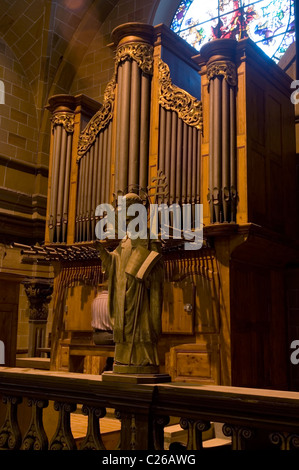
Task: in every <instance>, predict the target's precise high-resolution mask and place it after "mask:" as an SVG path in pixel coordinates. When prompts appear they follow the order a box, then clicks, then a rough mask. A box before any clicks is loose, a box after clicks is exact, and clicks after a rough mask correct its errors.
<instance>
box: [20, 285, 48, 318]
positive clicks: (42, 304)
mask: <svg viewBox="0 0 299 470" xmlns="http://www.w3.org/2000/svg"><path fill="white" fill-rule="evenodd" d="M23 285H24V288H25V292H26V295H27V299H28V301H29V321H30V322H34V321H38V322H46V321H47V318H48V304H49V303H50V302H51V296H52V293H53V283H52V282H51V281H44V280H40V279H39V280H38V279H27V280H25V281H24V282H23Z"/></svg>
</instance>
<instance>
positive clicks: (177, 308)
mask: <svg viewBox="0 0 299 470" xmlns="http://www.w3.org/2000/svg"><path fill="white" fill-rule="evenodd" d="M194 293H195V288H194V284H193V283H192V282H191V281H190V280H184V281H179V282H165V283H164V302H163V312H162V332H163V333H175V334H190V335H192V334H193V332H194ZM190 307H191V311H188V308H190Z"/></svg>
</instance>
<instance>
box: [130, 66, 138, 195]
mask: <svg viewBox="0 0 299 470" xmlns="http://www.w3.org/2000/svg"><path fill="white" fill-rule="evenodd" d="M140 105H141V70H140V68H139V66H138V64H137V62H136V61H135V60H133V62H132V75H131V104H130V145H129V179H128V184H129V186H130V185H138V183H139V181H138V180H139V137H140Z"/></svg>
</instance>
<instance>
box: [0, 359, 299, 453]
mask: <svg viewBox="0 0 299 470" xmlns="http://www.w3.org/2000/svg"><path fill="white" fill-rule="evenodd" d="M0 395H1V396H2V401H3V404H4V405H6V415H5V416H4V413H1V409H4V407H3V406H2V408H0V420H1V421H0V426H1V427H0V449H9V450H25V449H29V450H47V449H48V450H62V449H65V450H76V449H81V450H83V449H85V450H86V449H87V450H105V445H104V443H103V440H102V436H101V429H100V424H99V423H100V422H99V420H100V419H101V418H103V417H104V416H105V414H106V409H107V408H108V409H112V410H115V417H116V419H119V420H120V421H121V432H120V443H119V445H118V446H117V448H118V449H120V450H156V451H161V450H164V428H165V426H167V424H168V423H169V420H170V417H179V418H181V420H180V425H181V428H182V429H185V430H187V433H188V438H187V445H186V446H183V445H182V444H179V443H178V448H180V449H181V450H182V451H184V450H196V451H201V450H202V451H204V450H205V449H204V447H203V443H202V433H203V432H205V431H207V430H208V429H209V428H210V425H211V423H212V422H213V423H222V429H223V433H224V435H225V436H229V437H230V438H231V445H230V447H229V448H230V449H232V450H241V449H248V450H252V449H269V450H271V449H281V450H295V449H298V448H299V394H298V393H296V392H283V391H273V390H263V389H248V388H237V387H223V386H198V385H185V384H182V385H177V384H171V383H161V384H147V385H142V384H135V383H129V382H125V381H120V382H118V383H116V382H115V381H108V380H102V377H101V376H91V375H88V376H86V375H85V376H84V375H82V374H72V373H61V372H51V373H49V372H43V371H36V370H28V369H14V368H0ZM26 400H27V404H28V406H29V407H30V408H31V410H32V412H31V419H30V422H29V425H28V427H27V431H25V432H21V428H24V421H23V420H22V418H23V417H22V410H23V411H24V408H23V407H22V409H18V407H20V405H21V403H22V402H23V401H24V402H25V401H26ZM51 401H52V402H54V410H55V411H56V412H57V413H58V416H57V427H56V431H55V433H54V434H53V436H48V435H47V433H46V430H45V428H46V426H45V418H44V410H45V409H46V408H47V407H48V406H49V402H51ZM77 405H82V413H83V414H84V415H85V416H87V417H88V426H87V432H86V436H85V438H84V439H83V440H81V444H80V445H77V444H76V442H75V439H74V437H73V434H72V430H71V425H70V416H71V413H74V411H75V410H76V407H77ZM25 414H27V413H25ZM27 418H28V416H27ZM110 450H111V449H110Z"/></svg>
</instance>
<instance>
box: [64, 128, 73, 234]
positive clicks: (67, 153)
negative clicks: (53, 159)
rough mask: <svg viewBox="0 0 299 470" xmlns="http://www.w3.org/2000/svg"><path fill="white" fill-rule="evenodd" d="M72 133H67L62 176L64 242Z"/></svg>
mask: <svg viewBox="0 0 299 470" xmlns="http://www.w3.org/2000/svg"><path fill="white" fill-rule="evenodd" d="M72 142H73V136H72V134H67V144H66V145H67V150H66V164H65V178H64V194H63V219H62V241H63V242H66V235H67V223H68V204H69V191H70V176H71V160H72Z"/></svg>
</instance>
